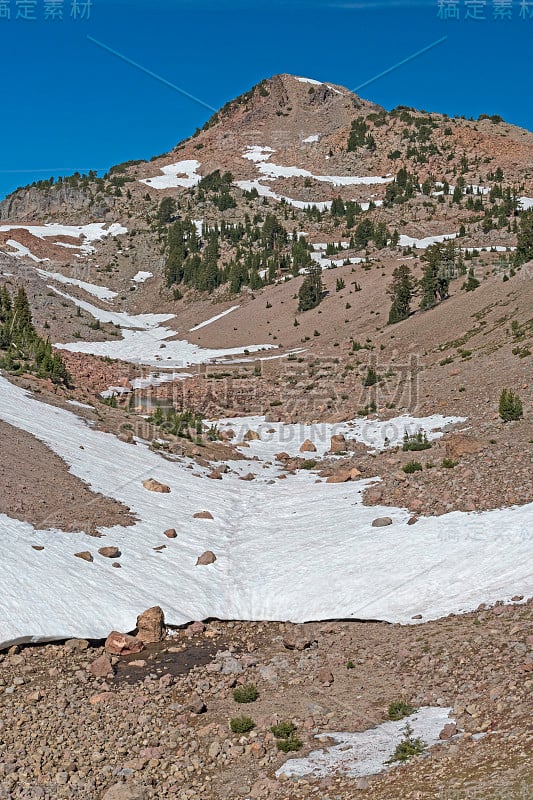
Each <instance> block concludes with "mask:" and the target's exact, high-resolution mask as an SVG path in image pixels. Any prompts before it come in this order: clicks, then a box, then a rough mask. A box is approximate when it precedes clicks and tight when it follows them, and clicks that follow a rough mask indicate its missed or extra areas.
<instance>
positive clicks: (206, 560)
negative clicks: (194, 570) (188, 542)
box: [196, 550, 217, 567]
mask: <svg viewBox="0 0 533 800" xmlns="http://www.w3.org/2000/svg"><path fill="white" fill-rule="evenodd" d="M216 560H217V557H216V555H215V554H214V553H213V552H212V550H206V551H205V553H202V555H201V556H199V558H198V560H197V562H196V566H197V567H204V566H206V565H207V564H214V563H215V561H216Z"/></svg>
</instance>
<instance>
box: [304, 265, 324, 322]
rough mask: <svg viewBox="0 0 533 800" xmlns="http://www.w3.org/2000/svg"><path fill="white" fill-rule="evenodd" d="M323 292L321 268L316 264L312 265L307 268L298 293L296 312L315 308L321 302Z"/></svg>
mask: <svg viewBox="0 0 533 800" xmlns="http://www.w3.org/2000/svg"><path fill="white" fill-rule="evenodd" d="M323 291H324V287H323V284H322V268H321V267H320V266H319V265H318V264H313V265H312V266H311V267H309V271H308V273H307V275H306V276H305V278H304V280H303V283H302V285H301V286H300V290H299V292H298V311H309V310H310V309H311V308H316V307H317V306H318V305H319V304H320V302H321V300H322V293H323Z"/></svg>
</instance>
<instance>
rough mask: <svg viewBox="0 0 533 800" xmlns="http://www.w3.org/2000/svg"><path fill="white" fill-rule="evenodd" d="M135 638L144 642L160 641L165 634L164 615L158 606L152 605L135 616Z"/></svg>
mask: <svg viewBox="0 0 533 800" xmlns="http://www.w3.org/2000/svg"><path fill="white" fill-rule="evenodd" d="M136 635H137V639H140V640H141V642H144V643H145V644H150V643H152V642H162V641H163V639H164V638H165V636H166V635H167V628H166V625H165V615H164V613H163V609H162V608H160V607H159V606H153V608H149V609H148V610H147V611H144V612H143V613H142V614H140V615H139V616H138V617H137V634H136Z"/></svg>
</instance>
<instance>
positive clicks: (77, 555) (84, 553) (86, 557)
mask: <svg viewBox="0 0 533 800" xmlns="http://www.w3.org/2000/svg"><path fill="white" fill-rule="evenodd" d="M74 556H75V558H81V559H82V560H83V561H88V562H89V563H92V562H93V561H94V559H93V557H92V554H91V553H90V552H89V551H88V550H82V552H81V553H74Z"/></svg>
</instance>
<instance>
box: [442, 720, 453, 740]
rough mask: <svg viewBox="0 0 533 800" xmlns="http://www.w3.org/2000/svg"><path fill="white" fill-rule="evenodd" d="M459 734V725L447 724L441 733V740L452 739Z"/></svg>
mask: <svg viewBox="0 0 533 800" xmlns="http://www.w3.org/2000/svg"><path fill="white" fill-rule="evenodd" d="M456 733H457V725H456V724H455V722H447V723H446V725H445V726H444V728H443V729H442V730H441V732H440V733H439V739H451V738H452V736H455V734H456Z"/></svg>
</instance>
